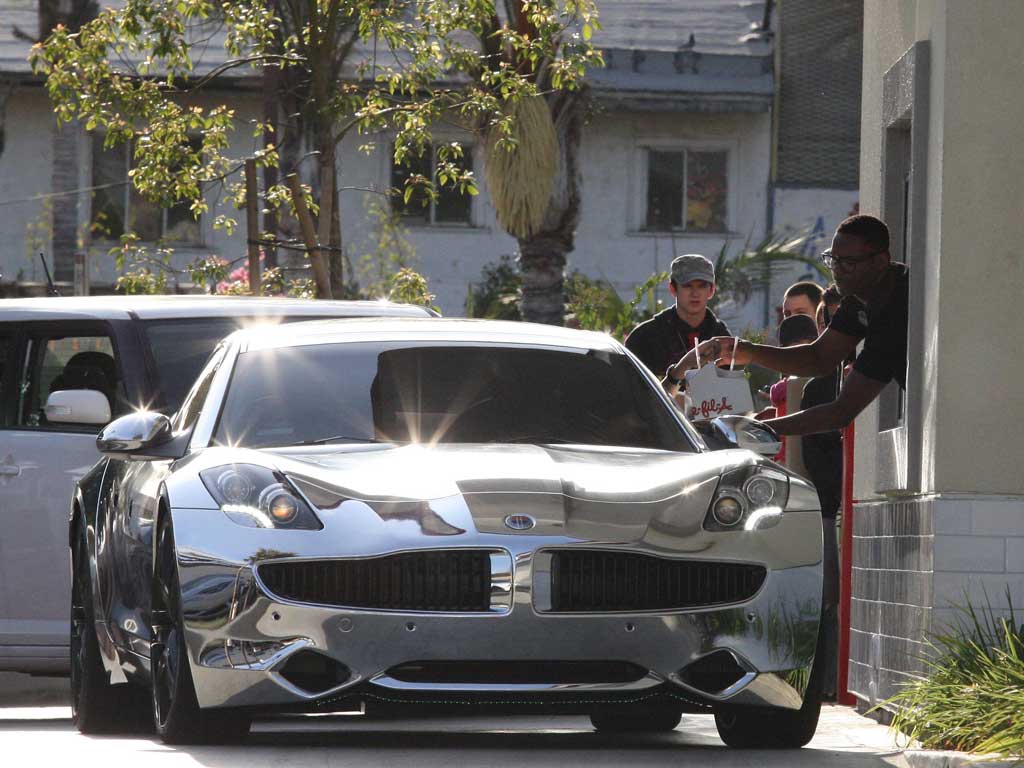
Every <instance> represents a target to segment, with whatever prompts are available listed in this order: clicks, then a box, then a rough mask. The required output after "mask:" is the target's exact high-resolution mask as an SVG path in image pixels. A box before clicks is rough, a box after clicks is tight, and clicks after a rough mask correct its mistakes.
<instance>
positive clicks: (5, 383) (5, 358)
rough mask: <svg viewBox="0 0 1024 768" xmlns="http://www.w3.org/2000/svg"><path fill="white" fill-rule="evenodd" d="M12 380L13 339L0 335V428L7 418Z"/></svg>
mask: <svg viewBox="0 0 1024 768" xmlns="http://www.w3.org/2000/svg"><path fill="white" fill-rule="evenodd" d="M13 378H14V339H13V338H12V337H10V336H4V335H0V426H3V425H4V424H5V423H6V420H7V418H8V415H9V414H8V407H7V404H8V403H10V402H11V399H10V397H9V395H8V393H9V392H10V390H11V386H12V380H13Z"/></svg>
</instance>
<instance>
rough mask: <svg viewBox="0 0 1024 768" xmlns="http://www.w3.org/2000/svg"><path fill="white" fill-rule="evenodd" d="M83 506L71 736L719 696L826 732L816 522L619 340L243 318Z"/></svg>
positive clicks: (608, 712)
mask: <svg viewBox="0 0 1024 768" xmlns="http://www.w3.org/2000/svg"><path fill="white" fill-rule="evenodd" d="M97 444H98V446H99V448H100V450H101V452H102V453H103V455H104V459H103V460H102V461H101V462H100V463H98V464H97V465H96V466H95V467H94V468H93V470H92V471H91V472H89V473H88V474H87V475H86V476H85V477H84V478H83V479H82V480H81V482H80V483H79V485H78V488H77V491H76V496H75V499H74V503H73V508H72V512H71V520H70V544H71V552H72V569H73V579H72V582H73V587H72V629H71V653H72V665H71V667H72V691H73V701H74V716H75V721H76V723H77V725H78V727H79V728H80V729H81V730H83V731H85V732H96V731H103V730H110V729H113V728H117V727H121V726H123V725H124V723H125V722H126V719H125V713H126V712H133V713H137V712H140V711H142V712H145V713H146V718H145V719H147V720H148V719H149V713H150V712H152V721H153V722H154V723H155V727H156V730H157V732H158V734H159V735H160V737H161V738H163V739H164V740H165V741H168V742H182V741H190V740H200V739H210V738H227V737H230V736H239V735H241V734H244V733H245V732H246V730H247V729H248V727H249V724H250V722H251V720H252V719H253V718H254V717H257V716H264V715H267V714H283V713H289V714H290V713H295V714H301V713H330V712H364V713H367V715H368V716H372V714H373V713H375V712H383V711H388V710H392V709H393V710H408V711H429V712H431V713H440V712H444V713H451V714H453V715H458V714H459V713H460V712H478V711H480V710H481V709H483V708H490V709H493V710H496V711H501V712H503V713H517V712H529V713H538V712H544V713H567V714H586V715H589V716H590V718H591V721H592V723H593V725H594V727H595V728H597V729H598V730H607V731H651V730H669V729H672V728H675V727H676V726H677V725H678V724H679V722H680V716H681V714H682V713H688V712H707V713H714V715H715V719H716V723H717V725H718V729H719V733H720V734H721V736H722V738H723V740H724V741H725V742H726V743H727V744H730V745H732V746H758V745H763V746H789V747H797V746H801V745H803V744H805V743H806V742H807V741H809V740H810V738H811V736H813V734H814V730H815V727H816V724H817V719H818V711H819V709H820V700H821V680H820V679H819V675H818V674H817V673H816V667H815V665H814V659H815V655H816V650H817V647H816V646H817V642H818V636H819V632H818V624H819V615H820V610H821V595H822V572H821V560H822V528H821V516H820V511H819V509H820V507H819V502H818V497H817V494H816V493H815V490H814V488H813V487H812V486H811V485H809V484H808V483H807V482H806V481H804V480H803V479H801V478H800V477H798V476H796V475H794V474H792V473H790V472H789V471H788V470H786V469H785V468H783V467H781V466H779V465H777V464H775V463H774V462H772V461H771V460H769V459H767V458H765V454H769V455H770V454H773V453H774V452H775V450H776V449H777V447H778V445H777V438H776V437H775V436H774V434H773V433H771V431H770V430H769V429H767V428H766V427H763V426H761V425H758V424H757V423H756V422H753V421H750V420H747V419H744V418H742V417H725V418H720V419H717V420H715V421H713V422H709V423H707V424H704V425H702V427H701V430H700V431H698V430H697V429H695V428H694V426H693V425H691V424H690V423H689V422H688V421H687V420H686V419H685V418H684V416H683V414H682V412H681V411H680V409H678V408H677V407H676V406H675V404H674V403H673V402H672V400H671V399H670V398H669V397H668V396H667V395H666V394H665V392H664V391H663V390H662V388H661V386H660V385H659V383H658V381H657V380H656V379H655V378H654V377H653V376H652V375H651V374H650V372H648V371H647V370H646V369H645V368H644V367H643V366H642V365H641V364H640V363H639V362H638V361H637V360H636V359H635V358H634V357H633V356H632V355H630V354H629V353H628V352H627V351H626V350H625V349H624V348H623V347H622V345H620V344H619V343H618V342H616V341H615V340H613V339H611V338H610V337H608V336H605V335H602V334H597V333H588V332H582V331H572V330H567V329H563V328H551V327H546V326H536V325H530V324H523V323H501V322H489V321H467V320H432V319H411V320H403V319H397V320H396V319H357V320H329V321H322V322H309V323H298V324H292V325H287V326H277V327H269V326H267V327H262V328H255V329H254V328H250V329H247V330H242V331H238V332H236V333H234V334H232V335H231V336H229V337H228V338H227V339H225V340H224V341H223V342H222V343H221V344H220V346H219V347H218V348H217V349H216V350H215V352H214V353H213V355H212V356H211V358H210V359H209V361H208V363H207V365H206V367H205V369H204V370H203V371H202V373H201V374H200V376H199V378H198V379H197V380H196V382H195V384H194V385H193V387H192V389H191V391H190V393H189V395H188V396H187V398H186V399H185V401H184V403H183V405H182V406H181V408H180V410H179V411H178V412H177V413H176V414H175V415H173V416H172V417H168V416H166V415H164V414H161V413H157V412H150V411H144V410H142V411H138V412H135V413H131V414H129V415H127V416H124V417H122V418H120V419H118V420H116V421H114V422H112V423H111V424H110V425H108V426H107V427H106V428H105V429H104V430H103V431H102V433H101V434H100V436H99V437H98V438H97Z"/></svg>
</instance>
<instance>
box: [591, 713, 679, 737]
mask: <svg viewBox="0 0 1024 768" xmlns="http://www.w3.org/2000/svg"><path fill="white" fill-rule="evenodd" d="M681 719H682V715H681V714H680V713H679V712H677V711H676V710H674V709H653V708H652V709H638V708H636V707H633V708H626V707H623V708H618V707H609V708H602V709H598V710H595V711H593V712H591V713H590V723H591V725H593V726H594V729H595V730H597V731H602V732H604V733H657V732H660V731H672V730H675V727H676V726H677V725H679V721H680V720H681Z"/></svg>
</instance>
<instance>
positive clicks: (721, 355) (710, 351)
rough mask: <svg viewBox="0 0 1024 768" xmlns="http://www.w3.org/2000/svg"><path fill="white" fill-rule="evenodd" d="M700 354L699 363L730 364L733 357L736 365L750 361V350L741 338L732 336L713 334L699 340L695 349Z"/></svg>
mask: <svg viewBox="0 0 1024 768" xmlns="http://www.w3.org/2000/svg"><path fill="white" fill-rule="evenodd" d="M697 352H698V353H699V354H700V359H701V363H702V364H703V363H705V362H715V363H717V364H719V365H730V364H732V363H733V359H734V358H735V361H736V362H735V364H736V365H741V366H742V365H746V364H747V363H749V362H750V350H749V348H748V345H746V344H745V343H744V342H743V340H742V339H739V340H738V343H737V339H736V338H735V337H734V336H715V338H713V339H708V340H707V341H705V342H701V344H700V347H699V348H698V349H697Z"/></svg>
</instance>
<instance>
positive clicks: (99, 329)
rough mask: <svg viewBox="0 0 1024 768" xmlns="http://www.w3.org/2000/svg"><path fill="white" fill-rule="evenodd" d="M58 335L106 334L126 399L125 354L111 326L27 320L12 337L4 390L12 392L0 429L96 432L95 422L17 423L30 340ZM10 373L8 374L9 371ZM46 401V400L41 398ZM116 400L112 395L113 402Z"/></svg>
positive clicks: (113, 416)
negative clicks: (11, 368) (11, 375)
mask: <svg viewBox="0 0 1024 768" xmlns="http://www.w3.org/2000/svg"><path fill="white" fill-rule="evenodd" d="M55 336H59V337H61V338H68V337H73V336H86V337H88V336H105V337H106V338H107V339H109V341H110V347H111V350H112V351H113V353H114V365H115V366H116V369H117V377H118V378H117V381H118V382H119V385H120V387H121V390H122V394H123V395H124V397H125V398H129V397H130V396H129V394H128V391H127V381H126V378H125V369H124V365H123V364H122V360H123V359H124V354H123V351H122V349H121V346H120V343H119V339H118V336H117V333H116V331H115V329H114V327H113V326H112V325H111V324H110V323H107V322H104V321H102V320H86V321H81V320H44V321H40V322H32V323H27V324H26V325H25V326H24V328H23V329H22V330H21V332H20V333H19V334H16V338H15V344H14V348H15V354H14V359H15V366H14V370H15V371H16V373H14V378H13V380H9V383H10V385H11V388H10V389H8V390H7V391H9V392H11V393H12V396H11V397H10V398H9V402H7V403H4V408H3V413H4V415H5V418H3V417H0V431H9V432H43V433H50V434H93V435H94V434H96V432H97V431H98V430H97V426H96V425H95V424H65V423H61V424H58V425H55V426H51V425H35V426H32V425H30V424H21V423H19V421H20V418H21V405H22V401H21V390H22V386H23V384H24V382H25V380H26V378H27V376H28V375H29V366H30V365H31V362H32V361H31V356H30V353H31V342H33V341H34V340H37V339H40V338H53V337H55ZM8 375H9V374H8ZM43 402H44V403H45V400H44V401H43ZM116 402H117V399H116V398H115V404H116ZM118 415H119V414H118V413H117V411H116V409H114V408H112V409H111V414H110V417H111V421H113V420H114V419H116V418H117V417H118Z"/></svg>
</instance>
